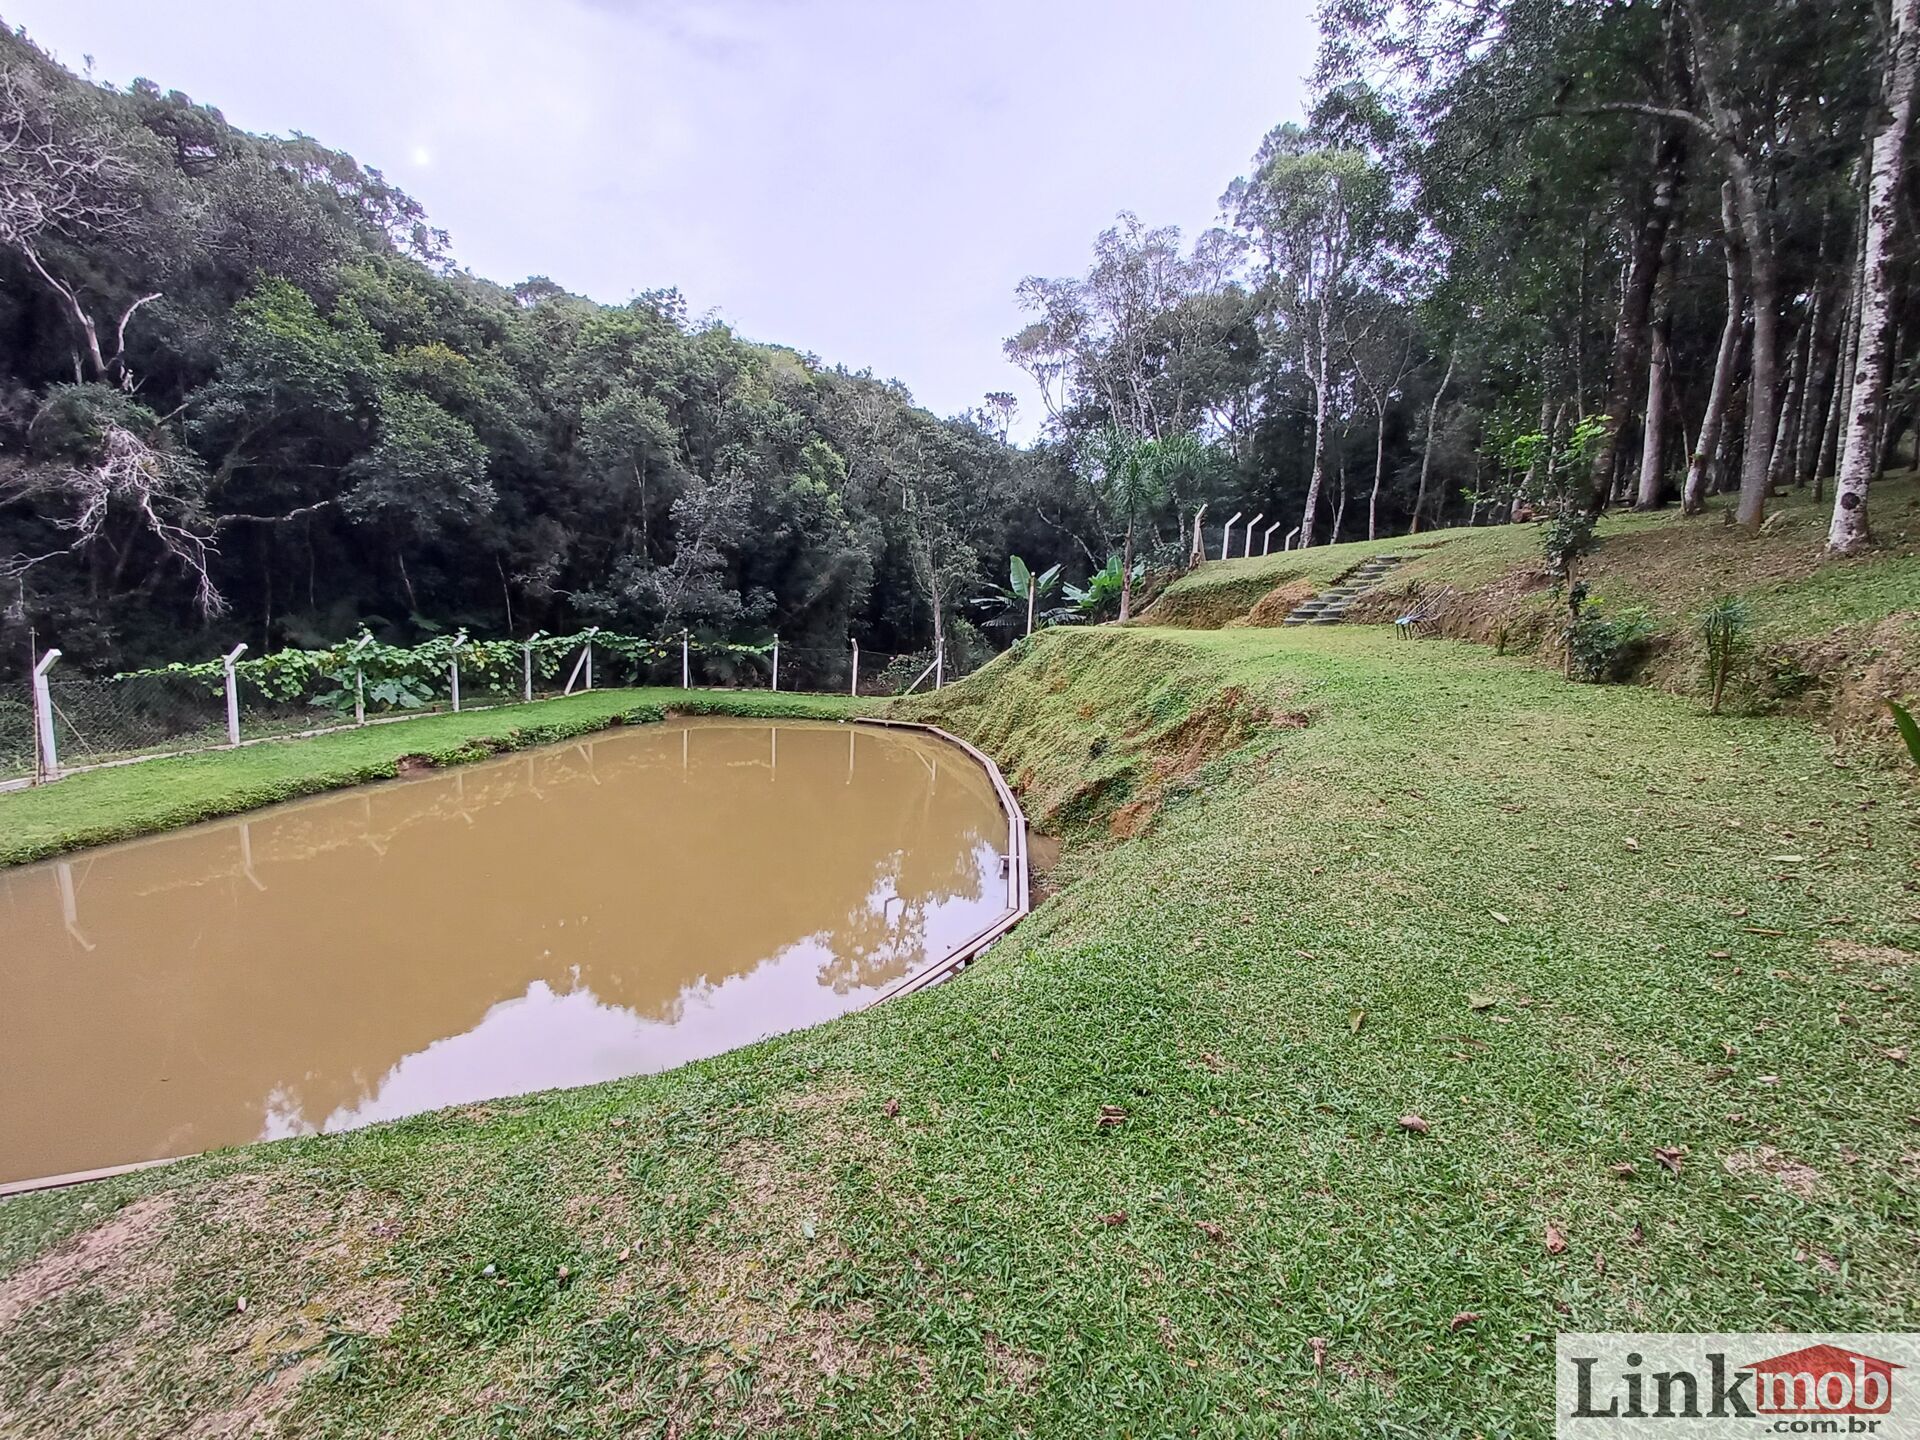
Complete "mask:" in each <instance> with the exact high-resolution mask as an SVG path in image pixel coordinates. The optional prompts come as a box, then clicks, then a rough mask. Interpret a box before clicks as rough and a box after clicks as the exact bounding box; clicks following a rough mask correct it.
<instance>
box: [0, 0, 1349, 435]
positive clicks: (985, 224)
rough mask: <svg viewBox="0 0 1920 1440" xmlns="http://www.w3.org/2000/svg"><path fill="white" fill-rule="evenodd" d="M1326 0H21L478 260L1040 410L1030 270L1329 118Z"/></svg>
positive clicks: (1154, 212) (111, 63)
mask: <svg viewBox="0 0 1920 1440" xmlns="http://www.w3.org/2000/svg"><path fill="white" fill-rule="evenodd" d="M1310 10H1311V7H1310V5H1309V3H1308V0H1201V3H1197V4H1196V3H1180V0H1171V3H1170V0H945V3H934V0H517V3H511V0H437V3H429V0H324V3H305V4H299V3H292V0H170V3H167V4H156V3H154V0H0V14H4V15H5V17H6V20H7V22H8V23H10V24H17V25H24V26H25V27H26V30H27V33H28V34H29V35H31V36H32V37H33V38H34V39H35V40H36V41H38V42H39V43H40V44H41V45H43V46H45V47H47V48H48V49H50V50H52V51H53V52H54V53H55V54H56V55H57V56H58V57H59V58H60V59H61V60H62V61H64V62H65V63H66V64H68V65H69V66H71V67H72V68H74V69H80V68H81V67H82V66H83V65H84V63H85V60H86V57H88V56H92V57H93V62H94V78H95V79H97V80H100V81H103V82H106V83H110V84H114V85H125V84H127V83H128V82H129V81H131V80H133V79H134V78H135V77H136V76H146V77H147V78H149V79H151V80H154V81H156V82H157V83H159V84H160V85H161V86H162V87H163V88H170V89H179V90H184V91H185V92H187V93H188V94H189V95H191V96H193V98H194V99H196V100H199V101H202V102H204V103H207V104H212V105H216V106H218V107H219V108H220V109H221V110H222V111H224V112H225V114H226V116H227V118H228V120H230V121H231V122H233V123H235V124H237V125H241V126H243V127H245V128H247V129H249V130H259V131H270V132H274V133H279V134H284V133H286V132H288V131H292V130H301V131H304V132H306V133H307V134H309V135H312V136H314V137H315V138H317V139H319V140H320V141H322V142H324V143H325V144H328V145H331V146H334V147H336V148H339V149H343V150H347V151H349V152H351V153H352V154H353V155H355V156H356V157H357V158H358V159H359V160H360V161H361V163H363V164H366V165H372V166H375V167H377V168H379V169H380V170H382V171H384V172H385V174H386V175H387V176H388V178H389V179H391V180H394V181H396V182H397V183H399V184H400V185H401V186H402V187H403V188H404V189H406V190H407V191H409V192H410V193H411V194H413V195H414V196H416V197H417V198H418V199H420V200H421V201H422V202H423V203H424V204H425V205H426V207H427V210H428V212H429V214H431V216H432V217H433V220H434V222H435V223H436V224H438V225H440V226H442V227H443V228H445V229H447V230H448V231H450V232H451V233H452V237H453V251H454V254H455V256H456V257H457V258H458V260H459V261H460V263H462V264H464V265H466V266H468V267H470V268H471V269H473V270H475V271H477V272H478V273H480V274H482V275H485V276H488V277H489V278H492V279H495V280H500V281H504V282H508V283H511V282H513V281H516V280H519V279H522V278H524V277H526V276H528V275H534V274H545V275H549V276H551V277H552V278H553V279H554V280H556V281H558V282H559V283H560V284H561V285H563V286H565V287H566V288H567V289H569V290H574V291H578V292H581V293H583V294H586V295H590V296H592V297H593V298H595V299H597V300H604V301H610V302H620V301H624V300H627V299H629V298H630V297H631V296H633V295H634V294H635V293H637V292H638V291H641V290H646V289H651V288H655V287H661V286H668V285H677V286H678V287H679V288H680V289H681V291H682V292H683V293H684V294H685V295H686V296H687V298H688V301H689V303H690V305H691V306H692V308H693V310H694V312H695V313H696V314H697V313H700V312H703V311H706V310H709V309H711V310H713V311H715V312H717V313H718V314H719V315H720V316H722V317H723V318H724V319H726V320H727V321H728V322H729V323H731V324H732V325H733V326H734V327H735V328H736V329H737V330H738V331H739V332H740V333H742V334H743V335H746V336H749V337H751V338H753V339H758V340H768V341H776V342H779V343H782V344H788V345H793V346H795V347H796V348H799V349H802V350H807V351H811V352H813V353H814V354H817V355H819V356H821V357H822V358H823V359H825V360H826V361H828V362H830V363H833V362H841V363H845V364H847V365H850V366H852V367H854V368H856V369H857V368H860V367H863V366H865V367H871V368H872V369H873V370H874V371H875V372H876V373H878V374H881V375H884V376H893V377H897V378H898V379H900V380H902V381H904V382H905V383H906V384H907V386H908V387H909V388H910V389H911V390H912V391H913V393H914V395H915V396H916V398H918V399H919V401H920V402H921V403H922V404H924V405H926V406H928V407H929V408H931V409H933V410H935V411H938V412H940V413H941V414H952V413H954V412H956V411H959V410H962V409H965V408H966V407H968V406H970V405H973V404H976V403H977V402H978V401H979V399H980V397H981V396H982V395H983V394H984V393H985V392H987V391H989V390H998V389H1006V390H1011V391H1013V393H1014V394H1015V395H1017V396H1018V397H1019V399H1020V403H1021V411H1022V417H1023V421H1024V423H1023V424H1022V425H1021V426H1020V432H1021V433H1022V434H1027V433H1030V432H1031V428H1032V424H1033V422H1034V420H1035V419H1036V417H1037V415H1038V412H1039V409H1040V406H1039V402H1038V399H1037V397H1036V396H1035V395H1034V394H1033V392H1032V391H1031V388H1030V386H1029V385H1028V383H1027V382H1026V380H1025V377H1024V376H1022V375H1021V374H1020V373H1019V372H1018V371H1016V370H1014V369H1013V367H1012V366H1010V365H1009V364H1007V362H1006V360H1005V359H1004V357H1003V356H1002V355H1001V353H1000V342H1001V341H1002V340H1003V339H1004V338H1005V337H1006V336H1007V335H1009V334H1011V333H1012V332H1013V331H1014V330H1015V329H1017V328H1018V327H1019V325H1020V324H1021V323H1022V318H1021V315H1020V312H1019V311H1018V309H1017V307H1016V306H1015V304H1014V300H1013V287H1014V286H1015V284H1017V283H1018V282H1019V280H1020V279H1021V277H1023V276H1025V275H1028V274H1035V273H1038V274H1046V275H1063V274H1071V273H1075V272H1077V271H1080V270H1082V269H1084V267H1085V265H1086V263H1087V259H1088V254H1089V249H1090V246H1091V243H1092V240H1093V237H1094V235H1095V234H1096V233H1097V232H1098V231H1099V230H1100V229H1101V228H1103V227H1104V226H1105V225H1107V224H1109V223H1111V222H1112V220H1113V217H1114V215H1115V213H1116V212H1117V211H1119V210H1122V209H1129V210H1133V211H1136V212H1138V213H1139V214H1140V216H1141V217H1142V218H1143V219H1144V220H1146V221H1147V222H1149V223H1152V224H1164V223H1173V224H1177V225H1179V226H1180V227H1181V229H1182V230H1183V231H1185V232H1186V233H1187V234H1188V235H1189V236H1191V235H1192V234H1194V233H1196V232H1197V231H1198V230H1200V229H1203V228H1204V227H1205V226H1207V225H1208V224H1210V223H1212V221H1213V219H1214V216H1215V210H1216V204H1217V201H1218V199H1219V196H1220V192H1221V191H1222V190H1223V189H1225V187H1226V185H1227V182H1228V181H1230V180H1231V179H1232V178H1233V177H1234V176H1235V175H1237V174H1239V173H1241V171H1242V170H1244V168H1245V167H1246V164H1247V161H1248V158H1249V157H1250V156H1251V155H1252V154H1253V151H1254V148H1255V146H1256V145H1257V144H1258V143H1259V141H1260V137H1261V136H1262V135H1263V134H1264V133H1265V132H1266V131H1267V130H1268V129H1269V128H1270V127H1271V126H1273V125H1275V124H1277V123H1278V122H1280V121H1281V120H1286V119H1295V118H1299V112H1300V107H1301V96H1302V77H1303V75H1304V73H1305V71H1306V70H1307V68H1308V66H1309V65H1310V63H1311V61H1312V52H1313V44H1314V31H1313V24H1312V19H1311V15H1310Z"/></svg>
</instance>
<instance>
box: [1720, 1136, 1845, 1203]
mask: <svg viewBox="0 0 1920 1440" xmlns="http://www.w3.org/2000/svg"><path fill="white" fill-rule="evenodd" d="M1721 1163H1722V1164H1724V1165H1725V1166H1726V1167H1727V1173H1728V1174H1729V1175H1738V1176H1741V1177H1742V1178H1744V1177H1746V1176H1748V1175H1769V1176H1771V1177H1772V1178H1773V1179H1775V1180H1777V1181H1779V1182H1780V1184H1781V1186H1782V1187H1783V1188H1785V1189H1787V1190H1789V1191H1791V1192H1792V1193H1793V1194H1795V1195H1798V1196H1799V1197H1800V1198H1801V1199H1802V1200H1811V1199H1812V1198H1813V1197H1814V1196H1815V1195H1817V1194H1818V1193H1819V1191H1820V1172H1819V1171H1818V1170H1816V1169H1814V1168H1813V1167H1812V1166H1811V1165H1807V1164H1803V1163H1802V1162H1800V1161H1798V1160H1795V1159H1794V1158H1793V1157H1792V1156H1791V1155H1783V1154H1781V1153H1780V1152H1779V1151H1778V1150H1776V1149H1774V1148H1773V1146H1771V1145H1756V1146H1754V1147H1753V1149H1751V1150H1736V1151H1734V1152H1733V1153H1732V1154H1731V1155H1729V1156H1727V1158H1726V1159H1725V1160H1724V1161H1722V1162H1721Z"/></svg>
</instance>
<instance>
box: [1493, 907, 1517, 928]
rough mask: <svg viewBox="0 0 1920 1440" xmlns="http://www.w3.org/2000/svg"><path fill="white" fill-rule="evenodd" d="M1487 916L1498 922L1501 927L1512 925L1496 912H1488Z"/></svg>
mask: <svg viewBox="0 0 1920 1440" xmlns="http://www.w3.org/2000/svg"><path fill="white" fill-rule="evenodd" d="M1487 914H1489V915H1491V916H1492V917H1493V918H1494V919H1496V920H1498V921H1499V922H1500V923H1501V924H1502V925H1511V924H1512V923H1513V921H1511V920H1509V919H1508V918H1507V917H1506V916H1504V915H1502V914H1501V913H1500V912H1499V911H1498V910H1489V911H1487Z"/></svg>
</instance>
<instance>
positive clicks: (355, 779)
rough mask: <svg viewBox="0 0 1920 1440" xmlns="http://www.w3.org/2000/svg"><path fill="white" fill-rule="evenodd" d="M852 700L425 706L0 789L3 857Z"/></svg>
mask: <svg viewBox="0 0 1920 1440" xmlns="http://www.w3.org/2000/svg"><path fill="white" fill-rule="evenodd" d="M858 704H859V702H855V701H852V700H848V699H845V698H843V697H840V696H835V695H789V694H773V693H770V692H767V691H729V690H691V691H690V690H668V689H652V690H649V689H636V690H589V691H586V692H584V693H582V694H579V695H570V696H564V697H561V698H559V699H554V700H536V701H534V702H533V703H532V704H530V705H502V706H498V707H495V708H493V709H489V710H466V711H462V712H461V713H460V714H458V715H453V714H447V715H425V716H421V717H420V718H419V719H416V720H408V721H404V722H401V723H396V724H386V725H369V726H367V727H366V728H364V729H360V730H342V731H336V732H335V733H333V734H331V735H317V736H313V737H311V738H308V739H300V740H268V741H263V742H262V743H260V744H257V745H244V746H241V747H240V748H239V749H237V750H203V751H200V752H199V753H197V754H193V755H181V756H174V757H171V758H168V759H164V760H145V761H141V762H140V763H138V764H134V765H116V766H110V767H108V768H105V769H101V770H89V771H86V772H84V773H82V774H78V775H70V776H68V777H67V778H66V779H64V780H61V781H59V782H58V783H57V784H53V785H39V786H32V787H29V788H26V789H21V790H9V791H5V792H0V865H18V864H21V863H23V862H25V861H28V860H39V859H43V858H45V857H46V856H48V855H57V854H59V853H61V852H62V851H66V850H77V849H80V848H81V847H83V846H87V845H101V844H105V843H106V842H108V841H110V840H125V839H129V838H131V837H132V836H135V835H146V834H150V833H152V832H154V831H157V830H172V829H176V828H178V827H179V826H181V825H191V824H192V823H194V822H195V821H197V820H208V819H212V818H213V817H215V816H218V815H232V814H237V813H238V812H240V811H242V810H254V809H258V808H259V807H260V806H262V805H271V804H274V803H275V802H277V801H281V800H291V799H294V798H296V797H298V796H301V795H312V794H315V793H316V792H318V791H321V790H337V789H339V788H341V787H342V786H346V785H358V784H362V783H364V782H366V781H369V780H384V779H390V778H392V777H393V776H394V775H396V774H398V773H399V769H400V764H401V761H403V760H407V761H411V762H415V763H420V764H426V765H459V764H463V763H466V762H468V761H473V760H485V759H487V758H488V757H489V756H492V755H497V754H500V753H502V752H503V751H508V750H520V749H525V748H526V747H528V746H530V745H551V744H553V743H555V742H557V741H561V740H568V739H572V738H573V737H574V736H576V735H584V734H587V733H589V732H591V731H594V730H603V729H605V728H606V727H607V726H609V725H619V724H627V723H636V724H637V723H643V722H646V721H649V720H659V719H661V718H662V717H663V716H664V715H666V714H667V713H668V712H673V713H677V714H685V715H705V714H720V715H763V716H794V717H802V718H805V717H815V718H822V719H835V718H838V717H840V716H843V715H848V714H852V713H854V712H855V707H856V705H858Z"/></svg>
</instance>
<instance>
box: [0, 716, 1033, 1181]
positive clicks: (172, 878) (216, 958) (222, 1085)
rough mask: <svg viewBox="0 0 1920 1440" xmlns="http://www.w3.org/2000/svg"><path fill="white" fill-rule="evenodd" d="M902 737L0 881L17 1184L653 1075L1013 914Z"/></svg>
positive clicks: (559, 774)
mask: <svg viewBox="0 0 1920 1440" xmlns="http://www.w3.org/2000/svg"><path fill="white" fill-rule="evenodd" d="M1006 848H1007V828H1006V821H1005V818H1004V816H1003V813H1002V811H1001V809H1000V807H999V804H998V802H997V800H996V799H995V796H994V791H993V786H992V782H991V781H990V780H989V778H988V777H987V775H986V774H985V773H984V772H983V771H982V770H981V768H980V767H979V766H978V765H977V764H976V763H975V762H974V761H973V760H971V759H970V758H969V757H968V756H966V755H965V754H964V753H962V752H961V751H959V750H958V749H956V748H955V747H953V746H951V745H949V744H947V743H945V742H943V741H940V740H938V739H936V738H934V737H931V736H927V735H923V734H920V733H917V732H913V731H889V730H879V729H868V728H864V727H859V726H852V725H836V724H831V723H819V724H808V723H804V722H797V723H796V722H781V723H778V724H770V723H768V722H764V721H761V722H750V721H732V720H711V721H699V720H696V721H687V722H673V723H669V724H666V725H648V726H641V727H635V728H632V729H625V730H615V731H611V732H608V733H606V734H604V735H602V736H599V737H596V738H593V739H588V740H583V741H581V742H579V743H577V744H572V745H568V746H565V747H560V748H556V749H551V750H543V751H536V752H530V753H527V754H524V755H515V756H510V757H507V758H503V759H500V760H497V761H491V762H488V763H486V764H481V765H473V766H465V767H461V768H459V769H454V770H448V771H442V772H435V773H431V774H428V775H425V776H422V777H420V778H417V779H411V780H404V781H399V782H396V783H392V784H384V785H376V786H367V787H362V788H361V789H358V790H353V791H346V792H341V793H336V794H332V795H326V796H321V797H318V798H315V799H311V800H304V801H297V802H294V803H291V804H287V805H280V806H276V807H274V808H272V809H269V810H261V811H256V812H253V813H252V814H250V815H248V816H246V817H244V818H240V819H235V820H229V821H218V822H212V823H208V824H204V825H198V826H194V827H193V828H191V829H187V830H180V831H176V832H174V833H172V834H168V835H161V836H156V837H153V838H151V839H147V840H137V841H132V842H129V843H126V844H122V845H113V846H107V847H105V848H102V849H99V850H94V851H89V852H86V853H84V854H81V855H77V856H73V857H69V858H68V859H65V860H57V861H49V862H45V863H42V864H38V865H28V866H21V867H19V868H16V869H12V870H0V1183H4V1182H7V1181H14V1180H22V1179H28V1178H36V1177H41V1176H49V1175H59V1174H66V1173H70V1172H73V1171H79V1170H89V1169H96V1168H100V1167H104V1166H109V1165H118V1164H124V1163H128V1162H132V1161H138V1160H147V1159H156V1158H160V1157H165V1156H173V1155H186V1154H192V1153H194V1152H196V1151H200V1150H207V1149H211V1148H214V1147H216V1146H221V1145H229V1144H234V1143H238V1142H243V1141H250V1140H260V1139H272V1138H276V1137H279V1136H286V1135H297V1134H303V1133H308V1132H312V1131H319V1130H344V1129H349V1128H351V1127H353V1126H356V1125H365V1124H368V1123H370V1122H373V1121H376V1120H389V1119H393V1118H394V1117H396V1116H401V1115H409V1114H413V1113H415V1112H418V1111H421V1110H429V1109H433V1108H435V1107H437V1106H441V1105H448V1104H454V1103H459V1102H468V1101H478V1100H484V1099H489V1098H494V1097H499V1096H508V1095H519V1094H524V1093H526V1092H528V1091H532V1090H541V1089H547V1088H550V1087H554V1086H563V1085H584V1084H588V1083H590V1082H593V1081H597V1080H606V1079H611V1078H613V1077H616V1076H621V1075H633V1074H638V1073H641V1072H644V1071H651V1070H659V1069H663V1068H665V1067H667V1066H671V1065H676V1064H679V1063H681V1062H682V1061H686V1060H691V1059H695V1058H697V1057H700V1056H704V1055H713V1054H717V1053H718V1052H720V1051H722V1050H727V1049H730V1048H732V1047H734V1046H736V1045H742V1044H745V1043H747V1042H749V1041H751V1040H754V1039H757V1038H759V1037H761V1036H764V1035H768V1034H774V1033H778V1032H780V1031H785V1030H792V1029H796V1028H798V1027H800V1026H804V1025H810V1024H813V1023H815V1022H817V1021H820V1020H824V1019H827V1018H829V1017H830V1016H833V1015H837V1014H840V1013H841V1012H843V1011H847V1010H851V1009H855V1008H857V1007H858V1006H860V1005H862V1004H864V1003H866V1002H867V1001H869V1000H870V999H872V998H873V997H874V996H875V995H876V994H878V993H879V992H880V990H881V989H883V988H884V987H885V986H887V985H888V984H890V983H892V982H893V981H895V980H898V979H900V978H901V977H903V976H905V975H907V974H909V973H911V972H912V971H913V970H915V969H916V968H918V967H919V966H920V965H922V964H923V963H926V962H928V961H931V960H934V959H938V958H940V957H941V956H943V955H945V954H946V953H947V952H948V951H949V950H950V949H951V948H952V947H953V946H955V945H957V944H958V943H960V942H961V941H962V940H965V939H968V938H970V937H971V936H972V935H974V934H976V933H977V932H978V931H979V930H980V929H982V928H983V927H984V926H986V925H987V924H988V923H990V922H991V921H992V920H993V919H994V917H995V916H996V915H998V914H999V913H1000V912H1001V911H1002V910H1003V909H1004V908H1005V906H1006V899H1007V885H1006V881H1005V880H1004V879H1003V878H1002V877H1001V874H1000V852H1002V851H1004V850H1005V849H1006Z"/></svg>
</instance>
